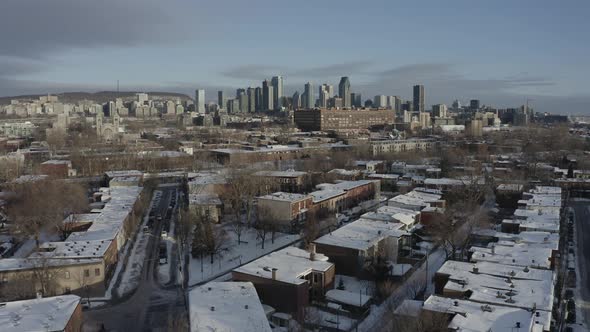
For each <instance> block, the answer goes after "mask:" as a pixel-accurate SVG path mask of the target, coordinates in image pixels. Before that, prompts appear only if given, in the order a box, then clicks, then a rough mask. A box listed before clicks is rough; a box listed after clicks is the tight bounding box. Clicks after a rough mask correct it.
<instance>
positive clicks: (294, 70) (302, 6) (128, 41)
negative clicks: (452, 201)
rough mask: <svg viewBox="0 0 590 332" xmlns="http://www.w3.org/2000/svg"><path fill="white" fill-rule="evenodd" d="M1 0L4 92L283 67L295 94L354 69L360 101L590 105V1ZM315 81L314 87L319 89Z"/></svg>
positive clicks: (211, 88) (223, 82) (241, 82)
mask: <svg viewBox="0 0 590 332" xmlns="http://www.w3.org/2000/svg"><path fill="white" fill-rule="evenodd" d="M409 2H410V1H403V2H401V1H393V0H364V1H357V0H333V1H331V0H323V1H309V0H307V1H306V0H302V1H286V0H285V1H281V0H247V1H246V0H214V1H213V0H212V1H201V0H166V1H163V0H100V1H86V0H0V45H1V47H0V96H10V95H17V94H27V93H48V92H52V93H56V92H63V91H91V92H92V91H99V90H105V89H108V90H113V89H114V88H115V86H116V80H117V79H118V80H120V82H121V89H122V90H146V91H147V90H159V91H173V92H182V93H187V94H192V92H191V91H193V90H194V89H195V88H205V89H206V98H207V100H214V99H215V96H216V92H215V90H217V89H225V90H227V91H228V92H229V91H234V90H235V88H237V87H247V86H257V85H260V81H262V80H263V79H264V78H270V76H272V75H283V76H284V80H285V89H286V93H288V94H291V93H293V92H294V91H295V90H299V91H301V90H303V84H304V83H305V82H307V81H310V82H312V83H313V84H314V86H315V87H317V85H318V84H321V83H331V84H334V85H337V84H338V80H339V78H340V76H349V77H350V81H351V84H352V90H353V91H354V92H360V93H362V95H363V99H367V98H369V97H370V98H372V97H373V96H374V95H376V94H385V95H399V96H401V97H402V98H410V97H411V91H412V89H411V87H412V85H414V84H424V85H425V88H426V103H427V104H428V105H431V104H435V103H446V104H450V103H451V102H452V101H453V100H454V99H459V100H461V101H462V102H467V101H468V100H469V99H474V98H476V99H480V100H481V102H482V103H483V104H488V105H495V106H498V107H507V106H518V105H521V104H523V103H524V101H525V99H526V98H530V99H532V101H531V104H532V105H533V106H534V107H535V109H536V110H540V111H548V112H554V113H579V114H581V113H588V112H589V111H590V107H589V106H588V105H590V89H589V88H588V83H587V78H588V76H590V34H589V32H590V20H589V19H588V17H590V1H588V0H571V1H569V0H564V1H545V0H518V1H515V0H493V1H473V0H464V1H454V0H448V1H441V0H433V1H412V2H411V3H412V4H408V3H409ZM316 93H317V92H316Z"/></svg>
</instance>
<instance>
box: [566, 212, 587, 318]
mask: <svg viewBox="0 0 590 332" xmlns="http://www.w3.org/2000/svg"><path fill="white" fill-rule="evenodd" d="M571 207H573V208H574V212H575V218H576V219H575V226H576V242H577V254H578V256H577V260H578V271H577V273H576V275H577V277H578V278H579V280H578V290H579V295H580V297H581V298H579V299H577V301H576V306H578V307H579V308H580V309H581V312H582V313H583V316H584V317H577V321H578V322H580V321H581V320H582V318H583V319H584V320H585V322H586V323H588V322H590V276H589V275H588V273H589V272H590V211H589V208H590V202H588V201H575V202H572V204H571Z"/></svg>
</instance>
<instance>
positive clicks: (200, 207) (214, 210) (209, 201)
mask: <svg viewBox="0 0 590 332" xmlns="http://www.w3.org/2000/svg"><path fill="white" fill-rule="evenodd" d="M188 204H189V209H192V210H193V211H194V212H195V213H197V214H198V215H203V216H205V217H206V218H207V219H208V220H210V221H212V222H214V223H219V222H221V217H222V210H223V203H222V202H221V199H219V196H217V195H216V194H189V203H188Z"/></svg>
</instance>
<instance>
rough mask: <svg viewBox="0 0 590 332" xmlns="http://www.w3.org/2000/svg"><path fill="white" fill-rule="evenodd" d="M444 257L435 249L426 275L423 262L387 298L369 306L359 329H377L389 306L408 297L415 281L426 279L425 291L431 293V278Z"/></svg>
mask: <svg viewBox="0 0 590 332" xmlns="http://www.w3.org/2000/svg"><path fill="white" fill-rule="evenodd" d="M445 259H446V256H445V252H444V250H442V249H440V248H439V249H437V250H436V251H434V252H432V253H431V254H430V255H429V256H428V277H426V266H427V264H426V263H424V264H422V266H420V267H419V268H418V269H417V270H416V271H415V272H414V273H413V274H412V275H411V276H410V277H409V278H408V279H407V280H406V281H405V282H404V283H403V284H402V285H401V286H400V287H398V288H397V289H396V290H395V291H394V292H393V293H392V294H391V295H390V296H389V298H387V300H385V301H383V303H381V304H380V305H378V306H376V305H373V306H371V313H370V314H369V316H367V318H365V320H363V321H362V322H361V323H360V324H359V326H358V330H359V331H379V330H380V329H379V327H380V326H381V325H380V324H382V323H383V321H382V318H383V317H384V316H385V315H387V314H388V310H389V309H390V307H391V306H393V307H394V308H395V307H396V306H398V305H399V304H401V302H403V300H404V299H406V298H408V297H409V296H408V294H409V293H412V289H411V287H413V286H414V285H415V284H416V283H419V284H421V285H423V284H424V282H425V281H426V279H428V288H427V291H426V293H427V294H432V293H433V291H434V284H433V283H432V278H433V277H434V274H435V273H436V271H438V269H439V268H440V267H441V266H442V265H443V264H444V262H445Z"/></svg>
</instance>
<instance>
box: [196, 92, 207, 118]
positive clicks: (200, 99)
mask: <svg viewBox="0 0 590 332" xmlns="http://www.w3.org/2000/svg"><path fill="white" fill-rule="evenodd" d="M195 112H197V113H199V114H205V90H203V89H197V90H195Z"/></svg>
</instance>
